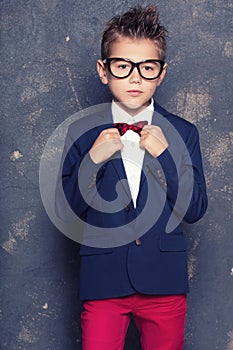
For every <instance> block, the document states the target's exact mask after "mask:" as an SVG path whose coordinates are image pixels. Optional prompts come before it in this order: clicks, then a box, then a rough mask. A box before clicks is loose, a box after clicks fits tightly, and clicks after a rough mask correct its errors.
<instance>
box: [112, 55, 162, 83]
mask: <svg viewBox="0 0 233 350" xmlns="http://www.w3.org/2000/svg"><path fill="white" fill-rule="evenodd" d="M132 67H133V63H132V62H130V61H126V60H123V59H122V60H121V59H115V60H111V61H110V71H111V72H112V74H113V75H114V76H116V77H119V78H124V77H127V76H128V75H129V74H130V71H131V70H132ZM138 67H139V71H140V74H141V76H142V77H144V78H146V79H155V78H157V77H158V76H159V74H160V72H161V68H162V67H161V63H160V62H157V61H145V62H141V63H140V64H139V66H138Z"/></svg>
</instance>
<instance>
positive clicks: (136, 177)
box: [112, 99, 154, 208]
mask: <svg viewBox="0 0 233 350" xmlns="http://www.w3.org/2000/svg"><path fill="white" fill-rule="evenodd" d="M153 112H154V101H153V99H151V103H150V105H149V106H148V107H147V108H145V109H144V110H143V111H141V112H140V113H138V114H137V115H135V116H131V115H130V114H128V113H127V112H126V111H124V110H123V109H122V108H121V107H120V106H119V104H117V103H116V102H114V101H113V102H112V116H113V122H114V123H127V124H134V123H137V122H139V121H142V120H146V121H147V122H148V125H150V124H151V121H152V116H153ZM139 140H140V136H139V135H138V134H137V133H136V132H134V131H132V130H127V131H126V133H125V134H124V135H123V136H121V141H122V143H123V144H124V147H123V149H122V151H121V157H122V160H123V164H124V168H125V172H126V176H127V180H128V183H129V188H130V191H131V195H132V199H133V203H134V207H135V208H136V201H137V196H138V191H139V185H140V179H141V171H142V163H143V159H144V154H145V150H144V149H142V148H140V146H139Z"/></svg>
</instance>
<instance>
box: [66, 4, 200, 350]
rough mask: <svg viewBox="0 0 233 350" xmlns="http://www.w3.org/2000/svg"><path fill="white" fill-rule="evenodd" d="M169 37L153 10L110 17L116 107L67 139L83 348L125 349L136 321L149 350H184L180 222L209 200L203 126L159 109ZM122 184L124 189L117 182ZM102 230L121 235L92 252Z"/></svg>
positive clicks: (110, 81)
mask: <svg viewBox="0 0 233 350" xmlns="http://www.w3.org/2000/svg"><path fill="white" fill-rule="evenodd" d="M166 34H167V32H166V30H165V28H164V27H162V26H161V25H160V23H159V19H158V13H157V8H156V6H148V7H145V8H142V7H137V8H133V9H130V10H129V11H128V12H126V13H125V14H123V15H122V16H117V17H114V18H113V19H111V20H110V21H109V22H108V24H107V26H106V28H105V31H104V33H103V38H102V60H98V62H97V70H98V74H99V77H100V79H101V81H102V83H103V84H106V85H108V86H109V88H110V90H111V93H112V96H113V102H112V104H111V108H110V109H108V108H106V110H105V109H103V112H102V116H98V115H93V116H91V117H90V118H83V119H85V120H82V121H81V122H79V121H78V122H75V123H74V125H71V127H70V129H69V132H68V138H67V139H73V140H74V142H73V145H72V147H71V148H70V150H69V151H68V152H67V154H66V156H65V160H64V164H63V170H62V184H63V189H64V193H65V195H66V198H67V201H68V203H69V205H70V207H71V208H72V210H73V211H74V212H75V213H76V215H78V216H79V217H81V218H82V219H83V221H85V223H86V224H84V226H85V227H86V229H85V227H84V236H83V237H84V242H85V244H84V245H82V246H81V248H80V255H81V268H80V298H81V300H83V312H82V315H81V323H82V346H83V350H110V349H111V350H123V348H124V340H125V335H126V332H127V328H128V325H129V321H130V316H131V315H133V317H134V320H135V323H136V326H137V328H138V330H139V333H140V340H141V346H142V349H143V350H181V349H183V344H184V325H185V316H186V294H187V292H188V277H187V258H186V252H185V241H184V237H183V231H182V227H181V224H180V222H181V220H182V219H184V221H186V222H189V223H190V222H195V221H197V220H199V219H200V218H201V217H202V216H203V215H204V213H205V210H206V207H207V196H206V186H205V180H204V175H203V169H202V160H201V154H200V147H199V140H198V133H197V129H196V127H195V126H194V125H192V124H191V123H189V122H187V121H185V120H184V119H181V118H179V117H177V116H175V115H172V114H170V113H168V112H167V111H165V110H164V109H163V108H161V107H160V106H158V105H157V104H156V103H155V102H154V101H153V95H154V93H155V91H156V89H157V87H158V86H159V85H160V84H161V82H162V81H163V79H164V76H165V73H166V69H167V64H166V63H165V62H164V60H165V56H166V40H165V37H166ZM93 118H94V119H95V118H96V119H95V121H96V126H95V127H93V128H91V130H89V131H87V132H86V133H85V134H84V135H83V136H81V137H80V138H79V139H76V137H75V134H76V132H75V129H76V130H77V128H79V130H80V128H83V127H84V124H85V123H89V122H90V121H93ZM101 118H102V119H101ZM100 121H101V122H100ZM177 135H178V136H177ZM180 140H182V141H180ZM178 144H179V145H178ZM122 179H123V180H127V183H125V181H123V182H120V184H119V180H122ZM117 186H118V187H117ZM180 193H181V195H180ZM116 200H118V202H117V203H118V204H116ZM101 201H103V203H106V202H107V203H108V205H109V210H103V208H104V205H103V203H102V204H101V203H100V202H101ZM112 203H115V204H114V205H115V207H114V206H112ZM119 203H120V204H121V206H119ZM102 205H103V206H102ZM101 208H102V209H101ZM111 208H112V209H111ZM144 208H146V210H144ZM105 209H106V208H105ZM172 217H173V221H169V220H170V219H171V218H172ZM168 223H170V226H169V227H170V230H168ZM90 227H92V230H91V228H90ZM93 228H94V229H93ZM95 228H96V231H101V230H103V232H107V231H106V230H108V231H109V235H110V236H109V237H112V236H111V232H112V231H114V230H115V229H117V231H116V232H118V234H116V235H115V236H114V239H115V240H116V241H114V240H113V241H112V246H111V244H109V243H108V244H105V241H104V240H102V241H101V242H102V243H98V235H97V236H96V237H97V238H96V244H93V242H92V243H90V244H88V237H91V236H92V235H93V236H94V237H95ZM114 232H115V231H114ZM118 236H119V237H120V238H119V241H117V237H118ZM130 237H131V238H132V239H130ZM135 238H136V239H135ZM85 239H86V240H85ZM94 239H95V238H94ZM104 239H106V240H107V237H106V235H105V237H104ZM124 240H125V242H127V244H122V242H124ZM86 242H87V243H86ZM119 242H120V243H119Z"/></svg>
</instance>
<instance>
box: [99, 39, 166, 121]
mask: <svg viewBox="0 0 233 350" xmlns="http://www.w3.org/2000/svg"><path fill="white" fill-rule="evenodd" d="M111 57H114V58H125V59H129V60H131V61H133V62H141V61H143V60H147V59H157V60H159V59H160V57H159V50H158V48H157V47H156V45H155V44H154V42H153V41H151V40H149V39H132V38H128V37H120V38H118V39H117V40H116V41H114V42H113V43H112V44H111V54H110V56H109V58H111ZM166 68H167V65H166V64H165V65H164V67H163V70H162V73H161V75H160V76H159V77H158V78H157V79H154V80H146V79H144V78H142V77H141V76H140V74H139V72H138V70H137V68H136V67H135V68H134V69H133V71H132V73H131V74H130V75H129V76H128V77H126V78H123V79H119V78H116V77H113V76H112V75H111V74H110V72H109V71H108V68H107V66H106V65H104V63H103V61H101V60H98V62H97V70H98V74H99V76H100V79H101V81H102V83H103V84H108V85H109V88H110V90H111V92H112V95H113V99H114V101H115V102H120V103H122V104H121V107H122V108H124V109H125V110H126V111H127V112H128V113H129V114H131V115H135V114H137V113H139V112H140V111H141V110H143V109H144V108H146V107H147V106H148V105H149V103H150V99H151V97H152V96H153V94H154V92H155V90H156V88H157V87H158V86H159V85H160V84H161V82H162V81H163V78H164V76H165V73H166Z"/></svg>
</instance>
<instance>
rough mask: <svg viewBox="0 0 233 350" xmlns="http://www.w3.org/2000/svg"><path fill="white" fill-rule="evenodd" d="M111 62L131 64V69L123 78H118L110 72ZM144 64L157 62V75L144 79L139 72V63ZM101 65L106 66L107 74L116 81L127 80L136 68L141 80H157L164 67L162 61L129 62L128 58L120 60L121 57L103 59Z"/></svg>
mask: <svg viewBox="0 0 233 350" xmlns="http://www.w3.org/2000/svg"><path fill="white" fill-rule="evenodd" d="M113 60H121V61H124V62H128V63H130V64H132V67H131V68H130V71H129V73H128V74H127V75H126V76H124V77H118V76H116V75H114V74H113V73H112V71H111V61H113ZM145 62H158V63H160V71H159V73H158V75H157V76H156V77H155V78H146V77H144V76H143V75H142V73H141V71H140V68H139V66H140V64H141V63H145ZM103 63H104V65H107V67H108V70H109V73H110V74H111V75H112V76H113V77H114V78H117V79H125V78H128V77H129V76H130V74H131V73H132V72H133V70H134V68H135V67H136V68H137V70H138V73H139V75H140V76H141V77H142V78H143V79H146V80H155V79H158V78H159V76H160V75H161V73H162V71H163V68H164V65H165V62H164V61H162V60H158V59H148V60H143V61H140V62H133V61H131V60H129V59H128V58H121V57H108V58H105V59H104V60H103Z"/></svg>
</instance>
